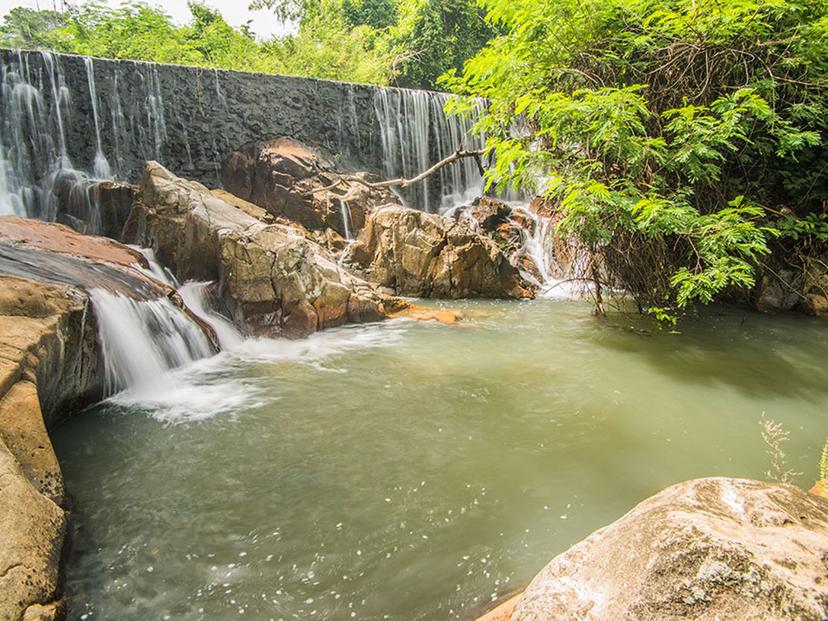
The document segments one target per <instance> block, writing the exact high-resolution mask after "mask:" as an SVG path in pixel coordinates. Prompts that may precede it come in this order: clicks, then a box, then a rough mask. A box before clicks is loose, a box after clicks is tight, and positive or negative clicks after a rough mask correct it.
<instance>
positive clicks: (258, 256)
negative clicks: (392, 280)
mask: <svg viewBox="0 0 828 621" xmlns="http://www.w3.org/2000/svg"><path fill="white" fill-rule="evenodd" d="M248 211H249V209H245V210H243V209H240V208H238V207H236V206H234V205H232V204H230V203H228V202H225V201H224V200H222V199H220V198H219V197H218V196H216V195H214V194H212V193H210V191H208V190H207V189H206V188H205V187H204V186H202V185H201V184H198V183H195V182H191V181H186V180H184V179H180V178H178V177H176V176H175V175H173V174H172V173H170V172H169V171H168V170H166V169H165V168H163V167H162V166H161V165H160V164H157V163H155V162H150V163H148V164H147V168H146V170H145V173H144V178H143V181H142V184H141V191H140V194H139V197H138V200H136V203H135V206H134V208H133V213H132V215H131V216H130V222H129V223H128V225H127V227H126V228H125V232H126V234H127V235H129V239H130V240H131V241H134V242H136V243H139V244H141V245H145V246H152V247H154V248H155V249H156V252H157V255H158V257H159V259H160V260H161V262H162V263H164V264H165V265H167V266H169V267H171V268H173V270H174V271H175V272H176V274H177V275H178V277H179V278H182V279H188V278H193V279H199V280H217V281H218V282H219V283H220V292H221V295H222V296H223V297H224V299H225V301H226V305H227V307H228V308H230V309H231V310H232V313H233V316H234V319H235V320H236V322H237V323H238V324H239V325H242V326H245V327H246V328H247V330H248V331H249V332H252V333H257V334H278V333H288V334H305V333H308V332H311V331H313V330H317V329H322V328H325V327H328V326H333V325H338V324H341V323H344V322H346V321H364V320H375V319H379V318H382V317H384V316H386V315H387V314H388V313H389V312H393V311H395V310H397V309H399V308H402V307H404V306H405V304H404V303H403V302H401V301H400V300H398V299H395V298H391V297H389V296H384V295H381V294H380V293H379V292H377V291H376V289H375V288H374V287H372V286H371V285H369V284H368V283H366V282H365V281H362V280H360V279H358V278H356V277H354V276H352V275H350V274H348V273H347V272H345V271H344V270H343V269H341V268H340V267H339V265H338V264H337V262H336V260H335V259H334V257H333V255H331V254H330V253H329V252H328V251H327V250H326V249H325V248H323V247H321V246H320V245H319V244H316V243H314V242H313V241H311V240H309V239H308V238H307V237H306V236H305V235H304V234H302V232H301V231H300V230H297V229H296V228H295V227H289V226H284V225H280V224H270V225H268V224H265V223H263V222H261V221H260V220H259V219H257V218H255V217H254V216H252V215H250V214H249V213H248Z"/></svg>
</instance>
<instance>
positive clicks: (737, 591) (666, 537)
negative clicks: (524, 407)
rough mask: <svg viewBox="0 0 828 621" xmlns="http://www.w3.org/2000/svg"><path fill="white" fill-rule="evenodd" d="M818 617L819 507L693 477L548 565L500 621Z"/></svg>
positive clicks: (823, 574) (782, 494)
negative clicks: (508, 616) (506, 618)
mask: <svg viewBox="0 0 828 621" xmlns="http://www.w3.org/2000/svg"><path fill="white" fill-rule="evenodd" d="M826 618H828V501H826V500H824V499H822V498H819V497H817V496H815V495H813V494H808V493H807V492H805V491H804V490H801V489H799V488H797V487H792V486H788V485H774V484H770V483H761V482H758V481H747V480H740V479H724V478H712V479H699V480H695V481H689V482H686V483H681V484H679V485H674V486H673V487H670V488H668V489H666V490H664V491H662V492H661V493H659V494H657V495H655V496H653V497H652V498H649V499H648V500H645V501H644V502H642V503H641V504H639V505H638V506H637V507H635V508H634V509H633V510H632V511H630V512H629V513H628V514H627V515H625V516H624V517H622V518H621V519H619V520H618V521H616V522H614V523H613V524H611V525H609V526H607V527H606V528H603V529H601V530H599V531H596V532H595V533H593V534H592V535H590V536H589V537H588V538H586V539H585V540H584V541H582V542H581V543H579V544H577V545H575V546H573V547H572V548H570V549H569V550H568V551H566V552H564V553H563V554H561V555H559V556H558V557H556V558H555V559H554V560H553V561H552V562H551V563H550V564H549V565H547V566H546V568H545V569H544V570H543V571H541V573H540V574H538V576H537V577H536V578H535V579H534V580H533V581H532V583H531V584H530V585H529V588H528V589H527V590H526V592H525V593H524V595H523V596H522V597H521V599H520V601H519V603H518V605H517V607H516V609H515V611H514V613H513V614H512V617H511V619H512V621H540V620H552V619H554V620H556V621H567V620H571V621H576V620H577V621H583V620H589V619H594V620H599V619H600V620H608V619H619V620H621V619H636V620H642V621H644V620H672V619H676V620H678V619H697V620H709V621H714V620H717V621H730V620H733V621H737V620H738V621H749V620H756V621H759V620H762V621H767V620H771V619H780V620H781V619H797V620H799V621H822V620H824V619H826Z"/></svg>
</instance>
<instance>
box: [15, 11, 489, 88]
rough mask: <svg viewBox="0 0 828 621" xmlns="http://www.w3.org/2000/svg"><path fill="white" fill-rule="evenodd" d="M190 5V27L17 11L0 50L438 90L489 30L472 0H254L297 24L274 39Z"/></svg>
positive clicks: (128, 17) (138, 18) (122, 16)
mask: <svg viewBox="0 0 828 621" xmlns="http://www.w3.org/2000/svg"><path fill="white" fill-rule="evenodd" d="M188 6H189V8H190V12H191V14H192V16H193V18H192V22H191V23H190V24H188V25H185V26H178V25H176V24H175V23H173V22H172V20H171V19H170V17H169V16H168V15H167V14H166V13H165V12H164V11H163V10H162V9H160V8H157V7H155V6H153V5H151V4H144V3H141V2H135V3H126V2H125V3H124V4H122V5H121V6H120V7H119V8H112V7H110V6H108V5H106V4H102V3H95V2H87V3H84V4H81V5H78V6H76V7H75V6H72V8H70V9H68V10H66V11H65V12H56V11H37V10H33V9H24V8H17V9H13V10H12V11H11V12H10V13H9V14H8V15H7V16H6V18H5V21H4V23H3V25H2V26H0V45H3V46H7V47H25V48H32V49H37V48H43V49H55V50H57V51H61V52H68V53H77V54H90V55H95V56H101V57H105V58H124V59H134V60H147V61H156V62H169V63H181V64H188V65H200V66H207V67H218V68H223V69H238V70H245V71H259V72H264V73H288V74H296V75H303V76H310V77H318V78H329V79H336V80H343V81H349V82H368V83H373V84H380V85H385V84H395V85H398V86H414V87H422V88H433V87H434V84H435V80H436V79H437V77H438V76H439V75H440V74H442V73H443V72H444V71H446V70H447V69H450V68H459V67H462V65H463V63H464V62H465V60H467V59H468V58H469V57H471V56H473V55H474V54H475V53H476V52H477V51H478V50H480V48H481V47H482V46H483V45H484V44H485V43H486V41H487V40H488V39H489V38H490V37H491V35H492V33H493V28H492V26H491V25H490V24H488V23H486V21H485V20H484V14H485V13H484V11H483V10H482V9H480V8H479V7H478V6H477V4H476V0H254V1H253V2H251V3H250V7H251V8H254V9H262V8H266V9H270V10H272V11H273V13H274V19H280V20H283V21H287V22H292V23H294V24H296V25H297V26H298V29H297V31H296V32H295V33H293V34H288V35H286V36H283V37H280V38H274V39H271V40H269V41H257V40H256V39H255V37H254V36H253V34H252V33H251V32H250V30H249V28H248V27H247V26H243V27H242V28H241V29H236V28H233V27H232V26H230V25H229V24H227V22H225V21H224V19H223V18H222V16H221V14H220V13H219V12H218V11H216V10H214V9H211V8H209V7H207V6H206V5H203V4H201V3H198V2H190V3H189V5H188Z"/></svg>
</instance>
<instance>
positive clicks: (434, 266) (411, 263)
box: [345, 206, 534, 299]
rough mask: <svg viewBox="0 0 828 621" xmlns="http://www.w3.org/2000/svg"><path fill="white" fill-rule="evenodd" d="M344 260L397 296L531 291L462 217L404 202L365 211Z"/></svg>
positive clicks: (466, 295)
mask: <svg viewBox="0 0 828 621" xmlns="http://www.w3.org/2000/svg"><path fill="white" fill-rule="evenodd" d="M345 261H349V262H350V263H351V264H353V265H355V266H357V267H358V268H360V269H362V270H364V272H365V273H366V275H367V277H368V278H369V280H371V282H375V283H377V284H378V285H380V286H383V287H388V288H390V289H392V290H394V291H395V292H396V293H397V294H399V295H412V296H419V297H433V298H454V299H457V298H479V297H488V298H525V297H531V296H532V295H533V293H534V292H533V289H532V287H531V285H529V284H528V283H526V282H525V281H524V280H523V279H522V278H521V276H520V274H519V273H518V270H517V269H516V268H515V267H514V266H512V264H511V263H509V260H508V259H507V258H506V256H505V255H504V254H503V252H502V251H501V250H500V249H499V248H498V247H497V245H496V244H495V243H494V242H493V241H492V240H491V239H489V238H488V237H486V236H485V235H482V234H480V233H478V232H476V231H475V230H473V229H472V228H471V227H470V226H469V225H468V224H467V223H465V222H463V221H459V220H458V221H455V220H453V219H451V218H447V217H444V216H439V215H436V214H429V213H425V212H422V211H417V210H414V209H408V208H406V207H399V206H388V207H383V208H382V209H380V210H378V211H376V212H374V213H373V214H371V217H370V218H369V220H368V222H367V223H366V226H365V228H364V229H363V231H362V232H361V233H360V235H359V238H358V239H357V241H356V242H355V243H354V244H352V245H351V246H350V248H349V249H348V251H347V252H346V254H345Z"/></svg>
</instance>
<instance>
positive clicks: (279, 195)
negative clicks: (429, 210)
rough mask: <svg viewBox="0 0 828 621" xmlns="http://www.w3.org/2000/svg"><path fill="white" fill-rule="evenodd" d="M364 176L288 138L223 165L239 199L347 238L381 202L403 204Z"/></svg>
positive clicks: (229, 185)
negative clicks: (338, 167) (339, 167)
mask: <svg viewBox="0 0 828 621" xmlns="http://www.w3.org/2000/svg"><path fill="white" fill-rule="evenodd" d="M360 179H361V180H364V181H368V180H369V176H368V175H366V174H365V173H343V172H338V171H337V170H336V167H335V166H334V164H332V163H331V162H330V161H329V160H327V159H325V158H323V157H322V156H321V155H320V154H319V153H317V152H315V151H313V150H311V149H310V148H309V147H306V146H305V145H303V144H301V143H299V142H296V141H295V140H292V139H291V138H287V137H282V138H277V139H275V140H269V141H265V142H256V143H253V144H250V145H247V146H246V147H244V148H242V149H241V150H239V151H237V152H235V153H233V154H232V155H231V156H230V157H229V158H228V159H227V161H226V162H225V163H224V166H223V167H222V183H223V185H224V187H225V188H226V189H227V190H228V191H229V192H231V193H233V194H234V195H236V196H238V197H239V198H242V199H244V200H246V201H250V202H252V203H254V204H256V205H259V206H260V207H263V208H264V209H266V210H267V211H268V212H269V213H271V214H273V215H274V216H280V217H283V218H287V219H288V220H291V221H294V222H298V223H299V224H301V225H302V226H304V227H305V228H307V229H310V230H322V229H326V228H331V229H333V230H335V231H336V232H337V233H339V234H340V235H341V236H343V237H345V236H346V235H347V233H351V234H353V235H355V234H356V233H357V232H358V231H359V230H360V229H361V228H362V227H363V226H364V224H365V217H366V214H367V213H368V212H369V211H371V210H372V209H373V208H374V207H376V206H377V205H384V204H388V203H397V202H398V200H397V198H396V197H395V196H394V194H393V193H392V192H391V191H390V190H387V189H380V188H371V187H368V186H366V185H364V184H362V183H359V180H360ZM374 180H376V179H374ZM334 184H336V185H334ZM343 201H344V203H343ZM343 210H344V213H343ZM346 229H347V230H346Z"/></svg>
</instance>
